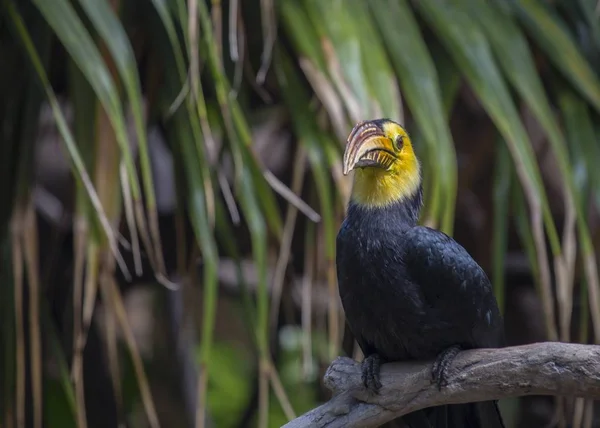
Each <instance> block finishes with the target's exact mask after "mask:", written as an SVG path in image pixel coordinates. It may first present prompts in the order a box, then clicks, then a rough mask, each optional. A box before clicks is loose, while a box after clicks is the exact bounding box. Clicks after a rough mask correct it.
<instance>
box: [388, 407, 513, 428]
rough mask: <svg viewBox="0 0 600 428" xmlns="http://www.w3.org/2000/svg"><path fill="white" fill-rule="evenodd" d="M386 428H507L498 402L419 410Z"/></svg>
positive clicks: (396, 420) (394, 421) (389, 424)
mask: <svg viewBox="0 0 600 428" xmlns="http://www.w3.org/2000/svg"><path fill="white" fill-rule="evenodd" d="M383 427H385V428H400V427H402V428H506V427H505V426H504V422H503V420H502V415H501V414H500V409H499V408H498V403H497V402H496V401H481V402H476V403H467V404H451V405H447V406H437V407H431V408H427V409H422V410H418V411H416V412H413V413H409V414H408V415H404V416H402V417H401V418H398V419H395V420H393V421H391V422H388V423H386V424H385V425H383Z"/></svg>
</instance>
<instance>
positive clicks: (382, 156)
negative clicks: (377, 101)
mask: <svg viewBox="0 0 600 428" xmlns="http://www.w3.org/2000/svg"><path fill="white" fill-rule="evenodd" d="M395 160H396V154H395V148H394V143H393V141H392V140H391V139H390V138H388V137H387V136H386V135H385V133H384V132H383V130H382V129H381V128H380V127H379V126H378V125H377V124H376V123H374V122H372V121H364V122H359V123H358V124H356V126H354V128H353V129H352V132H351V133H350V135H349V136H348V140H347V142H346V150H345V151H344V160H343V173H344V175H348V173H350V171H352V170H353V169H355V168H365V167H375V168H383V169H388V168H390V167H391V166H392V164H393V163H394V161H395Z"/></svg>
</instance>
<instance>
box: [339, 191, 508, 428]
mask: <svg viewBox="0 0 600 428" xmlns="http://www.w3.org/2000/svg"><path fill="white" fill-rule="evenodd" d="M421 200H422V189H421V187H419V189H418V191H417V192H416V193H415V194H414V195H411V196H409V197H406V198H404V199H403V200H401V201H398V202H396V203H393V204H391V205H388V206H385V207H371V206H363V205H359V204H357V203H354V202H351V203H350V205H349V207H348V213H347V217H346V219H345V220H344V222H343V224H342V226H341V228H340V231H339V233H338V236H337V260H336V264H337V275H338V282H339V292H340V297H341V299H342V303H343V306H344V310H345V313H346V318H347V321H348V325H349V326H350V329H351V331H352V333H353V335H354V336H355V338H356V340H357V342H358V344H359V345H360V347H361V349H362V351H363V353H364V355H365V357H366V358H367V359H368V358H369V357H371V359H372V360H374V357H376V356H378V357H380V360H381V363H383V362H388V361H406V360H429V359H436V358H438V357H439V356H440V355H441V354H442V353H444V351H447V350H448V349H450V350H451V351H450V354H452V350H453V349H455V348H454V347H456V346H458V347H460V349H470V348H493V347H500V346H503V344H504V343H503V342H504V339H503V336H504V333H503V323H502V317H501V315H500V312H499V309H498V306H497V303H496V300H495V298H494V295H493V293H492V287H491V284H490V281H489V280H488V278H487V276H486V274H485V272H484V271H483V270H482V268H481V267H480V266H479V265H478V264H477V263H476V262H475V261H474V260H473V259H472V258H471V256H470V255H469V254H468V253H467V251H466V250H465V249H464V248H463V247H462V246H461V245H459V244H458V243H457V242H456V241H454V240H453V239H452V238H450V237H448V236H447V235H446V234H444V233H442V232H440V231H437V230H434V229H430V228H427V227H423V226H418V225H417V219H418V215H419V211H420V208H421ZM438 361H443V359H439V360H438ZM378 362H379V361H375V365H377V363H378ZM372 363H373V361H372ZM372 369H373V367H371V370H372ZM368 381H369V380H368V379H367V382H368ZM402 420H403V421H404V422H405V423H406V424H408V425H409V426H410V427H411V428H425V427H456V428H458V427H461V428H499V427H503V423H502V419H501V417H500V414H499V411H498V409H497V405H496V402H494V401H488V402H481V403H469V404H461V405H448V406H441V407H435V408H431V409H425V410H423V411H418V412H415V413H413V414H411V415H407V416H404V417H403V418H402Z"/></svg>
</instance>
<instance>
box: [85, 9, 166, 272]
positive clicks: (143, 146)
mask: <svg viewBox="0 0 600 428" xmlns="http://www.w3.org/2000/svg"><path fill="white" fill-rule="evenodd" d="M79 3H80V4H81V5H82V7H83V9H84V10H85V12H86V13H87V16H88V17H89V19H90V20H91V22H92V23H93V24H94V27H95V28H96V30H97V31H98V33H99V34H100V36H101V37H102V39H103V40H104V42H105V43H106V46H107V47H108V49H109V51H110V53H111V55H112V58H113V59H114V61H115V64H116V66H117V69H118V71H119V74H120V76H121V79H122V80H123V84H124V86H125V91H126V92H127V96H128V98H129V106H130V107H131V111H132V113H133V120H134V124H135V130H136V133H137V136H138V149H139V156H140V164H141V169H142V180H143V184H144V196H145V201H146V207H147V210H148V214H149V218H150V221H151V236H152V238H153V240H154V248H146V249H147V251H148V252H149V253H150V254H152V253H154V256H155V257H150V260H151V261H155V262H156V263H158V264H159V265H158V266H161V267H160V268H159V270H160V271H164V267H162V249H161V246H160V237H159V235H158V214H157V212H156V198H155V195H154V183H153V179H152V169H151V166H150V157H149V154H148V138H147V133H146V124H145V119H144V105H143V103H142V89H141V84H140V81H139V76H138V71H137V64H136V61H135V55H134V52H133V48H132V47H131V44H130V43H129V38H128V37H127V34H126V33H125V30H124V28H123V26H122V25H121V23H120V22H119V20H118V19H117V16H116V15H115V14H114V12H113V11H112V9H111V8H110V6H109V4H108V2H107V0H79ZM125 158H126V159H127V155H125ZM126 162H127V160H126ZM130 177H133V175H132V174H131V172H130ZM132 179H133V178H132ZM132 185H133V184H132ZM134 198H135V193H134ZM138 220H141V219H139V218H138ZM140 224H144V223H142V222H140ZM143 229H144V228H142V231H141V233H142V234H143V235H142V240H143V242H144V243H145V244H146V246H147V247H149V246H150V245H151V244H150V241H149V238H150V237H149V236H146V231H145V230H143ZM153 250H154V252H153ZM158 266H157V268H158ZM160 273H162V274H164V272H160Z"/></svg>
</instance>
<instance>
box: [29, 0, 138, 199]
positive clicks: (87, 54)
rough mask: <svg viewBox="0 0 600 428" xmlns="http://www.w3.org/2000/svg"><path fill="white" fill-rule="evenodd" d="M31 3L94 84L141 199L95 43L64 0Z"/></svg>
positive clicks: (116, 100) (114, 93) (114, 95)
mask: <svg viewBox="0 0 600 428" xmlns="http://www.w3.org/2000/svg"><path fill="white" fill-rule="evenodd" d="M34 4H35V5H36V6H37V8H38V9H39V11H40V13H41V14H42V15H43V16H44V19H45V20H46V22H47V23H48V25H50V27H52V29H53V30H54V33H55V34H56V36H57V37H58V38H59V39H60V41H61V42H62V43H63V45H64V47H65V49H66V50H67V52H68V53H69V54H70V56H71V58H72V59H73V61H74V62H75V63H76V64H77V66H78V67H79V68H80V69H81V71H82V73H83V74H84V75H85V77H86V78H87V79H88V81H89V83H90V85H91V86H92V88H94V92H95V93H96V96H97V97H98V100H99V101H100V103H101V104H102V106H103V107H104V109H105V110H106V112H107V114H108V116H109V119H110V121H111V124H112V126H113V128H114V132H115V135H116V137H117V142H118V143H119V146H120V148H121V153H122V156H123V161H124V162H125V165H126V167H127V172H128V175H129V179H130V181H131V183H130V184H131V191H132V195H133V198H134V199H135V200H141V193H140V188H139V182H138V179H137V173H136V171H135V165H134V163H133V158H132V154H131V147H130V143H129V139H128V138H127V130H126V128H125V118H124V115H123V108H122V105H121V101H120V96H119V92H118V90H117V87H116V86H115V83H114V81H113V79H112V77H111V75H110V72H109V71H108V68H107V66H106V64H105V62H104V60H103V59H102V56H101V55H100V52H99V51H98V48H97V47H96V44H95V43H94V41H93V40H92V38H91V36H90V34H89V33H88V31H87V30H86V29H85V26H84V25H83V23H82V22H81V19H80V18H79V17H78V16H77V13H76V12H75V10H74V8H73V7H72V6H71V4H70V3H69V2H68V1H67V0H34Z"/></svg>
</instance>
